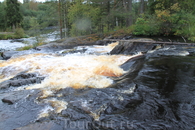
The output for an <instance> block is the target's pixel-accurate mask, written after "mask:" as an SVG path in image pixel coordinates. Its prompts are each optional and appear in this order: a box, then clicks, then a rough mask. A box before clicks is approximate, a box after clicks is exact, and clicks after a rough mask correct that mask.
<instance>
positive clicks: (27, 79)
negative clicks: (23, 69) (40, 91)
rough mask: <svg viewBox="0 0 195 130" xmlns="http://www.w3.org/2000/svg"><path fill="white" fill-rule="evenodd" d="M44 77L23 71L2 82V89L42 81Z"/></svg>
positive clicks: (0, 86) (0, 85) (0, 87)
mask: <svg viewBox="0 0 195 130" xmlns="http://www.w3.org/2000/svg"><path fill="white" fill-rule="evenodd" d="M42 80H44V77H41V76H38V74H35V73H21V74H18V75H16V76H15V77H13V78H11V79H9V80H6V81H4V82H1V83H0V89H7V88H9V87H19V86H23V85H29V84H34V83H41V81H42Z"/></svg>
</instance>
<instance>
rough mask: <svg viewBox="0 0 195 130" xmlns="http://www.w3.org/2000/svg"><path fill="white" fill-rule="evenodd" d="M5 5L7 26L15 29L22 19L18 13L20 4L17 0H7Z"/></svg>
mask: <svg viewBox="0 0 195 130" xmlns="http://www.w3.org/2000/svg"><path fill="white" fill-rule="evenodd" d="M6 5H7V7H6V9H5V10H6V16H7V19H6V20H7V27H11V28H13V29H15V28H16V27H18V26H19V25H20V23H21V22H22V20H23V17H22V15H21V13H20V4H19V3H18V1H17V0H7V1H6Z"/></svg>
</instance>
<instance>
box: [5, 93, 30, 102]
mask: <svg viewBox="0 0 195 130" xmlns="http://www.w3.org/2000/svg"><path fill="white" fill-rule="evenodd" d="M30 93H32V92H31V91H28V90H25V91H16V92H10V93H9V94H7V96H5V97H4V98H3V99H2V102H4V103H8V104H9V105H12V104H14V103H16V102H18V101H19V100H22V99H23V100H25V99H26V98H27V97H28V96H29V95H30Z"/></svg>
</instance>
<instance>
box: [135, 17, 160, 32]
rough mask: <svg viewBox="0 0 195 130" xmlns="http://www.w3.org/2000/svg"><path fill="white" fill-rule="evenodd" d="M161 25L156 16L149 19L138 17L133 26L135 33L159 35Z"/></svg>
mask: <svg viewBox="0 0 195 130" xmlns="http://www.w3.org/2000/svg"><path fill="white" fill-rule="evenodd" d="M159 28H160V25H159V23H158V22H157V21H156V19H155V17H150V18H148V19H145V18H138V19H137V20H136V23H135V25H134V26H133V34H134V35H159V34H160V30H159Z"/></svg>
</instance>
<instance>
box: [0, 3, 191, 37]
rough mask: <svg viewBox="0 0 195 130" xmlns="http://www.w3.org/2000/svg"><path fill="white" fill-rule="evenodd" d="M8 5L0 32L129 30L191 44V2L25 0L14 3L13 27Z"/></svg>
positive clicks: (0, 6) (1, 6)
mask: <svg viewBox="0 0 195 130" xmlns="http://www.w3.org/2000/svg"><path fill="white" fill-rule="evenodd" d="M10 1H17V0H6V2H3V3H0V10H1V12H0V17H1V19H0V29H1V30H6V29H7V28H11V27H13V25H14V26H21V27H22V28H23V29H24V30H40V29H45V28H46V27H52V26H58V27H59V30H60V32H61V37H62V38H63V37H67V36H80V35H88V34H94V33H105V32H110V31H115V30H119V29H122V30H127V29H129V30H131V32H132V33H133V34H134V35H178V36H183V37H186V38H188V39H189V40H193V41H195V23H194V21H195V1H194V0H53V1H47V2H44V3H38V2H36V1H35V0H25V1H24V3H18V6H19V12H20V14H21V16H22V17H20V15H17V17H14V18H13V19H14V20H15V21H16V22H15V23H14V24H10V23H9V20H12V18H10V17H9V15H8V13H6V11H7V10H9V6H8V5H9V4H8V3H9V2H10ZM6 9H7V10H6ZM17 10H18V8H17ZM16 12H17V11H16ZM17 19H19V20H17Z"/></svg>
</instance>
